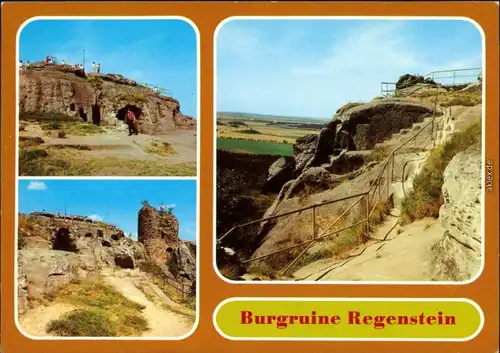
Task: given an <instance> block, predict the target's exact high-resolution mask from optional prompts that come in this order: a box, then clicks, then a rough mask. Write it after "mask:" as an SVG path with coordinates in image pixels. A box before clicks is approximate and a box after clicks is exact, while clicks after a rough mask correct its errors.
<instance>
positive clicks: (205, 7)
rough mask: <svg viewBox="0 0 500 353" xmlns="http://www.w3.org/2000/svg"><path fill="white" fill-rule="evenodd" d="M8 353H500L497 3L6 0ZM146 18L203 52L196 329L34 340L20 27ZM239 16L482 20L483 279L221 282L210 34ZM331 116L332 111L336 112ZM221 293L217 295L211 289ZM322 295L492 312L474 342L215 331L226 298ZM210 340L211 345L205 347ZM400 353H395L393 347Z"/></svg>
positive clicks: (4, 244)
mask: <svg viewBox="0 0 500 353" xmlns="http://www.w3.org/2000/svg"><path fill="white" fill-rule="evenodd" d="M2 10H3V11H2V41H1V45H2V88H3V89H2V103H3V104H2V106H1V109H2V110H1V113H2V115H1V116H2V185H1V187H2V192H1V197H2V228H1V229H2V234H3V237H2V247H1V251H2V253H1V255H2V269H1V270H2V292H1V293H2V311H1V313H2V336H1V337H2V346H3V349H4V351H6V352H8V353H14V352H23V353H31V352H33V353H35V352H36V353H39V352H53V353H56V352H68V351H70V352H73V353H79V352H82V353H83V352H85V353H88V352H96V353H99V352H103V353H109V352H123V351H126V352H141V353H148V352H160V351H170V352H176V353H177V352H179V353H187V352H193V353H194V352H197V353H198V352H201V353H202V352H210V353H212V352H220V353H222V352H231V353H232V352H234V351H235V350H236V351H240V352H241V351H244V352H251V351H276V350H281V351H287V352H303V351H304V350H305V349H313V350H315V351H318V352H330V351H335V352H338V353H342V352H368V351H372V352H392V351H395V350H397V351H400V352H403V351H404V352H407V353H412V352H415V353H420V352H422V351H426V350H429V351H433V352H440V353H456V352H462V353H483V352H484V353H489V352H492V353H493V352H496V351H497V350H498V329H499V322H498V309H499V305H498V296H497V294H498V275H499V271H498V262H497V256H498V244H499V238H498V229H499V223H498V214H499V208H498V206H499V204H498V199H499V198H498V196H499V194H498V185H497V183H498V177H497V175H498V171H497V169H496V168H498V165H499V158H498V150H499V144H498V140H499V139H498V116H499V110H498V93H499V92H498V77H499V52H498V48H499V47H498V43H499V34H498V22H499V20H498V5H497V4H496V3H494V2H476V1H474V2H473V1H470V2H451V3H450V2H421V3H419V2H407V3H402V2H391V3H382V2H380V3H379V2H371V3H368V2H364V3H359V2H352V3H347V2H342V3H324V2H318V3H312V2H311V3H304V2H302V3H299V2H279V3H271V2H258V3H257V2H248V3H232V2H225V3H222V2H219V3H209V2H183V3H173V2H170V3H153V2H140V3H137V2H136V3H134V2H130V3H117V2H94V3H92V4H89V3H76V2H74V3H71V4H68V3H63V2H61V3H7V4H2ZM72 15H73V16H92V15H99V16H119V15H127V16H147V15H152V16H154V15H156V16H158V15H162V16H168V15H179V16H185V17H188V18H190V19H191V20H192V21H193V22H195V23H196V25H197V26H198V28H199V30H200V45H201V70H202V72H201V84H202V87H201V104H202V105H201V117H200V118H199V121H200V123H201V146H200V148H201V159H200V161H199V166H200V168H201V180H200V182H201V184H200V187H201V205H200V207H202V211H203V212H200V222H201V234H202V237H201V239H200V255H201V257H200V260H199V261H200V264H201V266H200V293H201V294H202V296H201V298H200V299H201V300H200V311H201V312H200V315H201V318H200V323H199V326H198V329H197V330H196V331H195V333H194V334H193V335H192V336H190V337H189V338H187V339H185V340H183V341H167V342H161V341H79V342H78V343H77V344H75V342H71V341H31V340H29V339H27V338H25V337H24V336H22V335H21V334H20V333H19V332H18V331H17V328H16V326H15V323H14V305H13V304H14V299H15V298H14V290H13V288H14V287H13V286H14V280H15V279H14V278H13V277H14V276H13V273H14V251H13V249H15V245H14V237H13V236H12V235H13V234H14V219H15V209H14V202H13V200H14V197H15V196H14V190H15V189H14V182H15V171H14V168H13V166H14V165H15V163H14V159H15V146H16V145H15V144H16V141H15V140H14V136H15V134H14V131H15V120H14V119H15V104H16V102H15V74H16V71H15V68H16V62H15V46H16V43H15V41H16V33H17V30H18V28H19V27H20V25H21V24H22V23H23V22H24V21H25V20H26V19H28V18H30V17H33V16H72ZM236 15H247V16H248V15H269V16H279V15H304V16H305V15H310V16H314V15H317V16H327V15H330V16H341V15H343V16H363V15H365V16H377V15H378V16H464V17H469V18H471V19H473V20H475V21H476V22H477V23H479V24H480V25H481V26H482V28H483V30H484V32H485V33H486V47H487V51H486V55H487V59H486V62H487V69H486V75H487V78H486V82H487V90H486V110H487V117H488V118H489V119H488V120H487V122H486V141H487V146H486V158H487V159H490V160H492V161H493V168H494V173H495V174H494V177H495V180H494V183H495V185H494V191H493V192H487V193H486V200H485V202H486V206H487V207H486V229H487V232H486V236H487V237H488V239H487V242H488V246H487V249H486V264H485V270H484V272H483V274H482V275H481V277H480V278H479V279H478V280H477V281H475V282H474V283H471V284H469V285H464V286H442V285H440V286H432V285H428V286H425V285H415V286H404V285H363V286H356V285H328V284H326V285H314V287H312V286H310V285H297V286H293V287H290V285H272V286H265V285H262V286H257V285H255V286H235V285H233V284H229V283H225V282H223V281H222V280H221V279H220V278H219V277H218V276H217V275H216V273H215V272H214V269H213V267H212V246H213V235H212V229H213V228H212V222H213V219H212V214H213V213H212V205H213V202H212V199H213V190H212V189H213V188H212V185H213V156H212V151H213V148H212V147H213V143H214V141H213V137H212V136H213V128H214V122H213V94H212V92H213V90H212V88H213V73H212V67H213V43H212V39H213V33H214V30H215V28H216V26H217V24H218V23H219V22H220V21H222V20H223V19H224V18H226V17H230V16H236ZM332 109H335V107H332ZM214 288H217V291H215V290H214ZM290 295H293V296H299V297H300V296H302V297H307V296H318V297H319V296H325V297H331V296H335V297H363V296H372V297H415V296H419V297H437V298H439V297H465V298H469V299H471V300H474V301H475V302H477V303H478V304H479V305H480V306H481V308H482V309H483V311H484V312H485V315H486V321H485V326H484V329H483V331H482V332H481V333H480V334H479V335H478V336H477V337H476V338H475V339H474V340H472V341H469V342H442V343H441V342H439V343H436V342H429V343H415V342H255V341H253V342H244V341H238V342H236V341H228V340H226V339H224V338H223V337H221V336H220V335H218V334H217V332H216V331H215V328H214V326H213V324H212V313H213V310H214V309H215V307H216V306H217V305H218V304H219V303H220V302H221V301H222V300H224V299H226V298H229V297H236V296H242V297H252V296H281V297H284V296H290ZM208 342H210V344H209V345H208V344H207V343H208ZM396 346H397V348H396Z"/></svg>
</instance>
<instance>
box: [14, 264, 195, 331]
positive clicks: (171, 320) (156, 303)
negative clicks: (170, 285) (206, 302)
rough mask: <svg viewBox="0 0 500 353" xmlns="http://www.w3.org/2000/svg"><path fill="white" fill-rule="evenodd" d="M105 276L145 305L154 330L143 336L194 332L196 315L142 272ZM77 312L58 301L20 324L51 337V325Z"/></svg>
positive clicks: (23, 317) (33, 311)
mask: <svg viewBox="0 0 500 353" xmlns="http://www.w3.org/2000/svg"><path fill="white" fill-rule="evenodd" d="M102 275H103V278H104V280H105V281H106V283H107V284H109V285H111V286H113V287H114V288H115V289H117V290H118V291H119V292H120V293H122V294H123V295H124V296H125V297H126V298H128V299H129V300H132V301H134V302H136V303H139V304H142V305H144V306H145V309H144V310H143V311H142V314H143V316H144V318H145V319H146V320H147V321H148V325H149V328H150V330H149V331H146V332H144V334H143V335H142V336H143V337H180V336H183V335H185V334H187V333H188V332H189V331H190V330H191V329H192V327H193V323H194V318H195V313H194V312H193V311H192V310H190V309H186V308H184V307H181V306H180V305H179V304H176V303H175V302H173V301H172V300H171V299H170V298H168V297H167V296H166V295H165V294H164V293H163V292H162V291H161V290H160V289H159V288H158V287H157V286H156V285H154V284H153V283H151V282H150V281H149V279H148V277H146V276H145V275H144V274H143V273H141V272H140V271H125V270H123V271H114V272H113V271H104V272H103V273H102ZM145 289H146V290H147V291H146V293H148V295H146V294H145ZM74 309H76V307H74V306H72V305H68V304H64V303H57V302H56V303H52V304H50V305H47V306H45V305H44V306H39V307H37V308H34V309H31V310H29V311H28V312H27V313H25V314H23V315H21V316H20V317H19V324H20V326H21V328H22V329H23V331H24V332H25V333H26V334H28V335H31V336H38V337H50V336H52V335H50V334H47V332H46V328H47V325H48V323H49V322H50V321H51V320H54V319H57V318H59V317H61V315H63V314H66V313H68V312H70V311H72V310H74Z"/></svg>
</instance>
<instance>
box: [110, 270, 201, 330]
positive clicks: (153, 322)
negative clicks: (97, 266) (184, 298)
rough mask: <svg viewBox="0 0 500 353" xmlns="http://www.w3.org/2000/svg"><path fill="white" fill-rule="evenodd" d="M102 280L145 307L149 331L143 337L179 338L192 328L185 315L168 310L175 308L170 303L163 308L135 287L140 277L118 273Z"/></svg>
mask: <svg viewBox="0 0 500 353" xmlns="http://www.w3.org/2000/svg"><path fill="white" fill-rule="evenodd" d="M104 279H105V281H106V282H107V283H108V284H109V285H111V286H113V287H114V288H115V289H117V290H118V291H120V293H122V294H123V295H124V296H125V297H127V298H128V299H130V300H132V301H134V302H136V303H139V304H142V305H144V306H145V307H146V308H145V309H144V310H143V311H142V313H143V315H144V317H145V319H146V320H147V321H148V323H149V327H150V330H149V331H147V332H145V333H144V334H143V337H179V336H183V335H185V334H187V333H188V332H189V331H190V330H191V328H192V327H193V323H192V322H190V320H189V319H188V318H187V317H186V316H185V315H182V314H179V313H176V312H173V311H172V310H169V309H168V306H172V307H175V304H174V303H173V302H172V301H169V302H166V303H164V304H166V305H167V306H165V305H161V304H160V303H159V300H154V301H153V299H152V296H151V295H149V296H146V295H145V293H144V292H143V291H142V290H141V289H139V288H138V287H137V285H136V284H137V281H138V280H140V277H139V278H138V277H137V276H134V274H132V275H131V273H130V272H128V273H127V272H126V271H119V272H115V273H113V274H110V273H109V274H105V277H104ZM157 299H161V298H157Z"/></svg>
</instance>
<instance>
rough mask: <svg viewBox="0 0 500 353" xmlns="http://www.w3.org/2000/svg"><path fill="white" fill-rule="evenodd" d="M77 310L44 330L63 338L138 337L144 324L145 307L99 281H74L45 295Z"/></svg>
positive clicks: (144, 328) (145, 327) (53, 322)
mask: <svg viewBox="0 0 500 353" xmlns="http://www.w3.org/2000/svg"><path fill="white" fill-rule="evenodd" d="M47 299H48V300H51V301H54V302H60V303H67V304H70V305H73V306H75V307H77V309H75V310H73V311H71V312H69V313H66V314H64V315H62V316H61V317H60V318H58V319H55V320H52V321H50V322H49V323H48V325H47V327H46V331H47V333H52V334H55V335H57V336H66V337H68V336H69V337H107V336H109V337H114V336H141V334H142V333H143V332H144V331H147V330H148V329H149V328H148V323H147V321H146V320H145V319H144V318H143V317H142V310H144V309H145V307H144V306H143V305H141V304H138V303H136V302H133V301H131V300H129V299H127V298H126V297H125V296H123V295H122V294H121V293H120V292H118V291H117V290H116V289H114V288H113V287H111V286H109V285H107V284H105V283H103V282H102V281H101V280H99V279H96V280H93V281H91V280H85V281H80V280H74V281H72V282H71V283H69V284H67V285H65V286H63V287H61V288H59V289H58V290H57V291H55V292H52V293H50V294H49V295H48V296H47Z"/></svg>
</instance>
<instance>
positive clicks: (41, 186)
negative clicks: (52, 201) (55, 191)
mask: <svg viewBox="0 0 500 353" xmlns="http://www.w3.org/2000/svg"><path fill="white" fill-rule="evenodd" d="M28 190H36V191H38V190H47V185H45V183H44V182H43V181H30V183H29V184H28Z"/></svg>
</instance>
